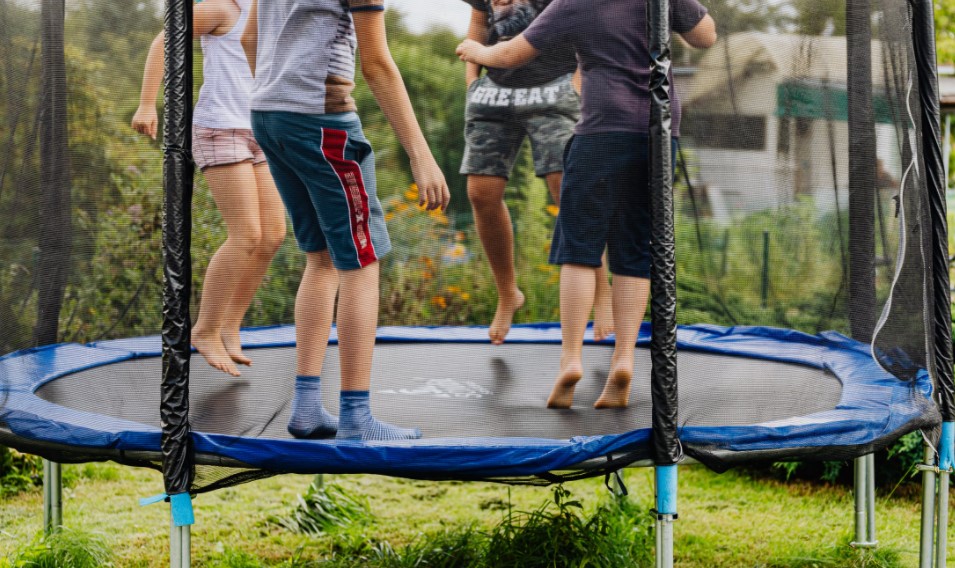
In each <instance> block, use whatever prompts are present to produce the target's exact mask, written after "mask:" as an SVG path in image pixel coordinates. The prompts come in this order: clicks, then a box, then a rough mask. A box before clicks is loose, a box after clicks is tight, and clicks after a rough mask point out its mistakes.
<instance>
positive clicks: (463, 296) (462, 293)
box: [461, 292, 471, 302]
mask: <svg viewBox="0 0 955 568" xmlns="http://www.w3.org/2000/svg"><path fill="white" fill-rule="evenodd" d="M461 299H462V300H464V301H465V302H467V301H468V300H470V299H471V294H468V293H467V292H461Z"/></svg>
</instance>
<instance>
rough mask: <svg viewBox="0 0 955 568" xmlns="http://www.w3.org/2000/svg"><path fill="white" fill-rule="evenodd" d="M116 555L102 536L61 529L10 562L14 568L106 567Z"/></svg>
mask: <svg viewBox="0 0 955 568" xmlns="http://www.w3.org/2000/svg"><path fill="white" fill-rule="evenodd" d="M112 557H113V554H112V551H111V550H110V549H109V547H108V546H107V545H106V542H105V541H104V540H103V538H102V537H100V536H99V535H95V534H91V533H86V532H81V531H75V530H67V529H60V530H58V531H56V532H53V533H51V534H49V535H42V534H40V535H38V536H37V537H35V538H34V539H33V541H31V542H30V543H28V544H26V545H24V546H22V547H21V548H20V549H19V550H17V551H16V552H14V553H13V555H12V556H11V557H10V558H9V560H8V565H9V566H10V567H11V568H64V567H66V566H68V567H69V568H105V567H108V566H113V560H112Z"/></svg>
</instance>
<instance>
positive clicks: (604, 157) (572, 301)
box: [457, 0, 716, 408]
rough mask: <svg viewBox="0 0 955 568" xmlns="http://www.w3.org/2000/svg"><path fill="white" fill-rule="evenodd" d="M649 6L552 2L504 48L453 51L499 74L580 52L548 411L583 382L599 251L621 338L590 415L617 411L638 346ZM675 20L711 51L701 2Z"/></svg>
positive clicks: (556, 250)
mask: <svg viewBox="0 0 955 568" xmlns="http://www.w3.org/2000/svg"><path fill="white" fill-rule="evenodd" d="M646 8H647V6H646V0H606V1H604V2H600V3H599V4H594V2H592V1H590V0H554V2H553V3H552V4H550V6H548V7H547V9H545V10H544V11H543V12H542V13H541V14H540V16H538V17H537V19H536V20H534V22H533V23H532V24H531V25H530V26H529V27H528V28H527V29H526V30H525V31H524V32H523V33H522V34H520V35H518V36H517V37H515V38H514V39H512V40H510V41H506V42H501V43H498V44H496V45H493V46H484V45H481V44H479V43H477V42H474V41H471V40H465V41H464V42H463V43H461V45H459V46H458V48H457V54H458V56H459V57H460V58H461V59H462V60H464V61H466V62H471V63H477V64H479V65H487V66H492V67H501V68H510V67H516V66H520V65H523V64H525V63H526V62H528V61H530V60H532V59H534V58H535V57H536V56H537V55H538V54H539V53H540V52H541V51H543V50H546V49H548V48H551V47H553V46H554V45H558V44H569V45H573V46H574V49H575V50H576V52H577V59H578V64H579V68H580V71H581V76H582V80H583V86H582V89H581V94H582V105H581V119H580V122H578V123H577V126H576V128H575V129H574V138H573V140H572V141H571V143H570V144H569V145H568V147H567V151H566V154H565V164H564V179H563V184H562V185H561V209H560V214H559V215H558V218H557V227H556V229H555V231H554V240H553V245H552V246H551V257H550V260H551V262H552V263H554V264H559V265H561V272H560V319H561V333H562V347H561V360H560V372H559V374H558V375H557V379H556V381H555V384H554V388H553V391H552V392H551V395H550V398H548V400H547V406H548V407H550V408H570V406H571V404H572V403H573V399H574V388H575V387H576V385H577V382H578V381H579V380H580V378H581V377H582V376H583V373H584V370H583V364H582V362H581V351H582V349H583V338H584V330H585V329H586V326H587V318H588V316H589V313H590V310H591V307H592V306H593V301H594V271H595V270H596V269H597V268H598V267H599V266H600V256H601V254H602V253H603V250H604V247H606V248H607V251H608V258H609V264H610V272H611V273H612V274H613V292H612V295H613V317H614V325H615V328H616V336H617V337H616V346H615V348H614V353H613V358H612V360H611V368H610V374H609V376H608V377H607V382H606V385H605V386H604V390H603V393H602V394H601V395H600V398H599V399H597V402H596V403H595V404H594V407H595V408H622V407H625V406H627V404H628V402H629V399H630V382H631V378H632V377H633V365H634V346H635V345H636V341H637V332H638V331H639V328H640V322H641V321H642V319H643V314H644V312H645V311H646V305H647V295H648V293H649V289H650V281H649V276H650V253H649V244H650V202H649V183H648V170H649V162H648V160H649V140H648V132H649V123H650V92H649V77H650V51H649V48H648V46H647V37H646V29H647V22H646V13H647V10H646ZM670 22H671V26H672V28H673V30H674V31H675V32H677V33H678V34H680V35H681V36H682V37H683V39H684V40H685V41H686V42H687V43H689V44H690V45H691V46H693V47H700V48H705V47H710V46H711V45H713V43H714V42H715V41H716V26H715V23H714V22H713V19H712V18H711V17H710V16H709V15H708V14H707V11H706V8H704V7H703V6H702V5H700V3H699V2H698V1H697V0H671V14H670ZM671 81H672V78H671ZM671 84H672V83H671ZM671 97H672V100H671V111H672V117H673V118H672V129H673V137H674V144H675V139H676V138H677V137H678V136H679V128H680V103H679V100H678V99H677V98H676V93H675V92H674V91H671ZM674 147H675V146H674Z"/></svg>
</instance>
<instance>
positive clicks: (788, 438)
mask: <svg viewBox="0 0 955 568" xmlns="http://www.w3.org/2000/svg"><path fill="white" fill-rule="evenodd" d="M649 331H650V330H649V324H644V326H643V327H642V329H641V332H640V337H639V339H638V345H646V344H648V342H649V339H650V333H649ZM294 335H295V332H294V327H292V326H278V327H269V328H258V329H250V330H244V331H243V334H242V337H243V344H244V346H245V347H247V348H258V347H278V346H290V345H294ZM588 337H592V336H590V332H588ZM378 340H379V341H380V342H409V343H415V342H420V343H429V342H463V343H468V342H475V343H487V342H488V340H487V328H485V327H383V328H381V329H380V330H379V335H378ZM332 341H333V342H334V341H335V334H334V332H333V334H332ZM508 341H509V342H510V343H559V342H560V328H559V326H558V325H557V324H536V325H519V326H515V327H514V328H513V329H512V331H511V334H510V335H509V336H508ZM677 343H678V348H679V349H680V350H684V351H701V352H707V353H714V354H723V355H732V356H745V357H753V358H758V359H762V360H769V361H781V362H787V363H795V364H802V365H808V366H811V367H815V368H823V369H825V370H828V371H830V372H831V373H833V374H834V375H835V376H836V377H837V378H838V379H839V380H840V381H842V383H843V390H842V398H841V400H840V402H839V404H838V405H837V407H836V408H834V409H831V410H827V411H824V412H818V413H815V414H811V415H808V416H801V417H794V418H790V419H785V420H779V421H775V422H768V423H762V424H755V425H747V426H708V427H702V426H688V427H684V428H682V429H681V431H680V438H681V441H682V443H683V445H684V446H685V447H691V446H696V447H701V448H707V449H708V450H714V449H717V450H727V451H733V452H753V451H759V450H778V451H785V450H786V449H805V448H813V447H820V448H821V447H827V446H856V445H865V444H869V443H872V442H874V441H876V440H880V439H884V438H885V437H887V436H891V435H892V433H893V432H895V431H898V430H900V429H902V428H905V426H906V425H907V424H910V423H912V422H914V421H918V420H919V419H920V418H923V417H924V416H926V415H928V414H929V413H932V412H933V411H934V409H935V406H934V403H933V402H932V400H931V392H932V383H931V379H930V377H929V375H928V373H927V372H926V371H925V370H922V371H921V372H919V373H918V375H917V378H916V380H915V381H913V382H911V383H908V382H904V381H900V380H898V379H896V378H895V377H893V376H892V375H890V374H889V373H888V372H886V371H885V370H883V369H882V368H881V367H880V366H879V365H878V364H877V363H876V362H875V361H874V360H873V358H872V357H871V354H870V347H869V346H868V345H866V344H862V343H859V342H856V341H854V340H852V339H849V338H847V337H845V336H843V335H840V334H838V333H835V332H825V333H821V334H819V335H809V334H805V333H801V332H797V331H792V330H784V329H776V328H766V327H733V328H725V327H719V326H710V325H699V326H685V327H680V328H679V330H678V332H677ZM502 349H506V347H504V348H502ZM159 354H160V340H159V338H158V337H157V336H153V337H143V338H133V339H123V340H114V341H102V342H97V343H94V344H90V345H86V346H83V345H76V344H64V345H56V346H50V347H46V348H40V349H31V350H25V351H19V352H16V353H13V354H10V355H7V356H5V357H2V358H0V381H2V389H0V396H3V397H4V398H3V400H2V402H3V407H2V411H0V419H2V421H3V422H5V423H6V424H7V425H8V426H9V427H10V429H11V430H12V432H13V433H14V434H15V435H16V436H19V437H21V438H24V439H27V440H34V441H40V442H50V443H56V444H64V445H67V446H73V447H76V448H78V449H82V448H108V449H112V450H116V451H147V452H159V451H160V431H159V429H157V428H154V427H151V426H146V425H143V424H139V423H136V422H130V421H126V420H120V419H116V418H112V417H109V416H103V415H98V414H91V413H87V412H80V411H75V410H71V409H68V408H64V407H62V406H59V405H56V404H52V403H49V402H47V401H44V400H42V399H40V398H39V397H37V396H36V395H35V394H33V393H34V392H35V391H36V390H37V389H38V388H40V387H41V386H42V385H43V384H45V383H47V382H49V381H52V380H55V379H58V378H60V377H62V376H64V375H67V374H69V373H73V372H77V371H80V370H84V369H89V368H91V367H96V366H101V365H108V364H110V363H116V362H119V361H125V360H129V359H135V358H140V357H155V356H157V355H159ZM157 388H158V386H157ZM156 411H157V413H158V412H159V410H158V408H157V410H156ZM192 437H193V441H194V444H195V449H196V452H197V453H199V454H208V455H212V456H220V457H224V458H229V459H233V460H238V461H240V462H243V463H246V464H248V465H249V466H251V467H256V468H262V469H266V470H271V471H280V472H290V473H319V472H323V473H376V474H386V475H398V476H409V477H415V476H421V475H423V474H424V475H434V474H435V473H439V472H440V473H441V474H442V476H445V477H453V476H462V477H520V476H531V475H538V474H542V473H546V472H548V471H554V470H562V469H568V468H571V467H572V466H574V465H577V464H580V463H582V462H584V461H587V460H591V459H596V458H604V457H605V456H608V455H610V454H614V453H621V452H629V451H636V450H640V449H645V448H646V447H647V446H648V444H649V440H650V431H649V429H641V430H635V431H631V432H626V433H620V434H611V435H604V436H587V437H574V438H571V439H569V440H567V439H562V440H558V439H545V438H488V437H482V438H427V439H423V440H415V441H403V442H380V443H377V442H376V443H363V442H335V441H333V440H293V439H262V438H245V437H237V436H228V435H221V434H211V433H204V432H193V433H192Z"/></svg>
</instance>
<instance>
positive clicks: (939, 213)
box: [912, 0, 955, 422]
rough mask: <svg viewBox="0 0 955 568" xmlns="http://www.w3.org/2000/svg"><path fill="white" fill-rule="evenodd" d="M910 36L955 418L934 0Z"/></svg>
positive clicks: (940, 340) (946, 392)
mask: <svg viewBox="0 0 955 568" xmlns="http://www.w3.org/2000/svg"><path fill="white" fill-rule="evenodd" d="M912 6H913V9H912V38H913V43H914V45H915V64H916V69H917V70H918V81H919V89H918V90H919V101H920V103H921V106H922V160H923V161H924V163H925V190H926V191H927V192H928V196H929V207H930V209H931V216H932V274H933V276H934V278H933V282H934V285H933V287H932V288H933V292H934V293H933V296H934V317H933V324H934V336H935V345H934V350H935V384H936V393H937V394H936V397H937V402H938V404H939V409H940V410H941V413H942V420H944V421H945V422H952V421H953V420H955V384H953V379H952V313H951V302H952V300H951V291H950V289H949V277H948V222H947V220H946V204H945V174H944V171H945V170H944V166H943V164H944V162H943V157H942V146H941V140H942V135H941V125H940V120H939V114H940V109H939V90H938V70H937V68H936V59H935V21H934V14H935V13H934V9H933V6H932V0H915V1H913V2H912Z"/></svg>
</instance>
